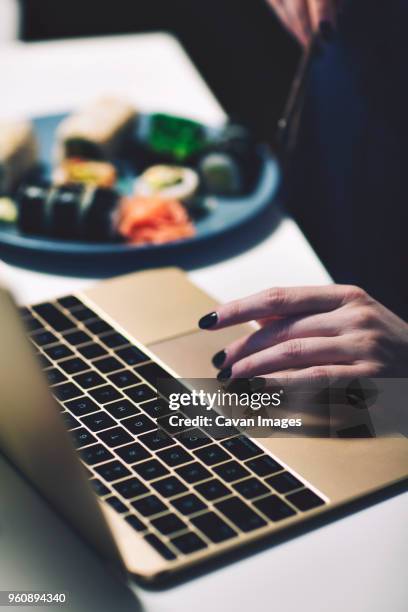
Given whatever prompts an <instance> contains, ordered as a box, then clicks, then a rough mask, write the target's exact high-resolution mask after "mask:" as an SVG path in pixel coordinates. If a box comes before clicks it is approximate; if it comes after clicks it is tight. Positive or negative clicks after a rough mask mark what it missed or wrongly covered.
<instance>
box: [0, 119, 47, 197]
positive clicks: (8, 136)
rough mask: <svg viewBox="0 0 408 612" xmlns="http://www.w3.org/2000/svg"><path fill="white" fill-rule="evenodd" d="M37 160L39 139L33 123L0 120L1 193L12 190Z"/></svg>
mask: <svg viewBox="0 0 408 612" xmlns="http://www.w3.org/2000/svg"><path fill="white" fill-rule="evenodd" d="M37 160H38V147H37V139H36V137H35V134H34V130H33V127H32V125H31V123H30V122H29V121H0V194H1V193H10V192H12V191H13V190H14V189H15V188H16V187H17V186H18V184H19V183H20V181H21V180H22V179H23V178H24V176H25V175H26V174H27V172H29V171H30V170H31V169H32V168H33V167H34V166H35V164H36V163H37Z"/></svg>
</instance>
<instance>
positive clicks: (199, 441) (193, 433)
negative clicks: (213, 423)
mask: <svg viewBox="0 0 408 612" xmlns="http://www.w3.org/2000/svg"><path fill="white" fill-rule="evenodd" d="M176 439H177V440H179V442H181V444H183V446H185V447H186V448H188V449H189V450H194V449H195V448H199V447H200V446H205V445H206V444H210V442H211V440H210V438H208V436H206V435H205V433H204V432H202V431H201V430H200V429H190V430H189V431H184V432H183V433H180V434H178V435H177V436H176Z"/></svg>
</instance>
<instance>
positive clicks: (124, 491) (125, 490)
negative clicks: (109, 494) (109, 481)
mask: <svg viewBox="0 0 408 612" xmlns="http://www.w3.org/2000/svg"><path fill="white" fill-rule="evenodd" d="M113 486H114V488H115V489H116V490H117V492H118V493H120V495H122V497H124V498H125V499H133V498H134V497H140V495H145V493H148V492H149V489H148V488H147V487H145V485H144V484H143V483H142V482H141V481H140V480H139V479H138V478H135V477H134V476H132V478H128V479H126V480H122V482H118V483H117V484H115V485H113Z"/></svg>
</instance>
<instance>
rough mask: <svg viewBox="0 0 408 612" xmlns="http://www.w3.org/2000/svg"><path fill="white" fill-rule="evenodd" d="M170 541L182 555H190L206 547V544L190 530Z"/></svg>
mask: <svg viewBox="0 0 408 612" xmlns="http://www.w3.org/2000/svg"><path fill="white" fill-rule="evenodd" d="M171 543H172V544H174V546H175V547H176V548H177V549H178V550H179V551H180V552H182V553H183V554H184V555H190V554H191V553H193V552H197V550H202V549H203V548H206V547H207V544H206V543H205V542H204V541H203V540H202V539H201V538H199V537H198V535H197V534H196V533H193V532H192V531H189V532H188V533H183V534H182V535H180V536H177V537H175V538H173V539H172V540H171Z"/></svg>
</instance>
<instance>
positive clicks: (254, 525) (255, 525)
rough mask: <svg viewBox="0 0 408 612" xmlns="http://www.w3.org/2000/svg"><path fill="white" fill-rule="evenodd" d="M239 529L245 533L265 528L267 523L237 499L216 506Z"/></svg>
mask: <svg viewBox="0 0 408 612" xmlns="http://www.w3.org/2000/svg"><path fill="white" fill-rule="evenodd" d="M215 506H216V508H217V509H218V510H219V511H220V512H222V514H224V515H225V516H226V517H227V518H228V519H229V520H230V521H231V523H233V524H234V525H235V526H236V527H238V529H240V530H241V531H244V532H245V533H247V532H249V531H253V530H254V529H259V528H260V527H264V526H265V525H266V522H265V521H264V519H263V518H261V517H260V516H259V514H257V513H256V512H254V511H253V510H252V508H250V507H249V506H247V505H246V504H245V503H244V502H243V501H241V500H240V499H238V498H237V497H232V498H231V499H225V500H224V501H221V502H219V503H218V504H216V505H215Z"/></svg>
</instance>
